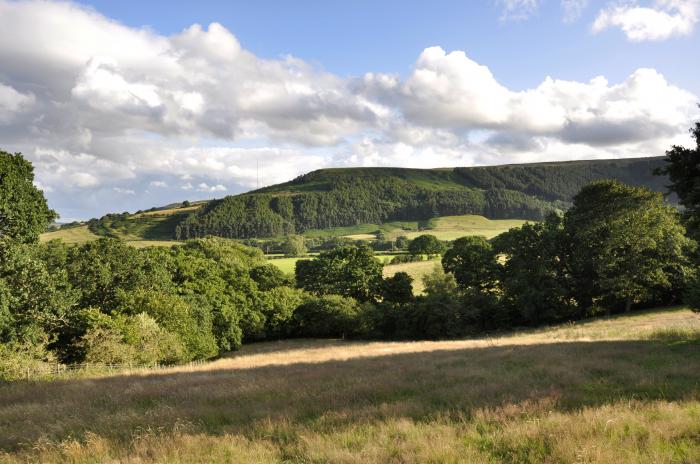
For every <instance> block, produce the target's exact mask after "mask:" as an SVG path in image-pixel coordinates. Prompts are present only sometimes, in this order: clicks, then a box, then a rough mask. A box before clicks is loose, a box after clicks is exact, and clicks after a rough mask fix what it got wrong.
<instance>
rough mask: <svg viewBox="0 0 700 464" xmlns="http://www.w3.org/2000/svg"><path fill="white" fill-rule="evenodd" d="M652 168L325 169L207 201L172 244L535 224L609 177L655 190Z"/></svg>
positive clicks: (628, 164)
mask: <svg viewBox="0 0 700 464" xmlns="http://www.w3.org/2000/svg"><path fill="white" fill-rule="evenodd" d="M660 165H661V161H660V159H649V158H645V159H636V160H615V161H609V160H608V161H584V162H572V163H547V164H536V165H518V166H490V167H480V168H455V169H445V170H418V169H399V168H357V169H326V170H320V171H314V172H311V173H308V174H306V175H303V176H301V177H299V178H297V179H295V180H294V181H291V182H287V183H284V184H279V185H275V186H271V187H266V188H264V189H260V190H258V191H256V192H254V193H249V194H244V195H238V196H231V197H226V198H224V199H223V200H220V201H213V202H210V203H209V204H208V205H207V206H206V207H204V208H201V209H200V210H198V211H197V212H196V213H193V214H192V215H190V216H189V217H188V218H187V219H186V220H184V221H182V222H181V223H180V224H179V225H178V226H177V237H178V238H182V239H186V238H192V237H202V236H206V235H217V236H222V237H230V238H248V237H279V236H283V235H287V234H292V233H295V232H296V233H303V232H306V231H309V230H323V229H329V228H335V227H349V226H356V225H359V224H384V223H386V222H391V221H405V220H411V221H416V220H418V221H423V222H429V221H430V220H431V219H432V218H435V217H437V216H450V215H461V214H478V215H483V216H486V217H489V218H494V219H499V218H522V219H534V220H540V219H542V218H544V217H545V216H546V215H547V214H548V213H549V212H551V211H554V210H561V209H565V208H566V207H567V206H568V204H569V202H570V201H571V198H572V197H573V195H574V194H575V193H576V192H577V191H578V190H579V189H580V188H581V187H582V186H583V185H585V184H587V183H588V182H590V181H592V180H596V179H603V178H608V177H614V178H618V179H620V180H623V181H625V182H630V183H633V184H637V185H648V186H650V187H652V188H654V189H655V190H657V191H662V190H663V189H664V186H663V180H662V179H660V178H655V177H654V176H652V175H651V170H653V169H654V168H655V167H659V166H660ZM371 232H374V231H371Z"/></svg>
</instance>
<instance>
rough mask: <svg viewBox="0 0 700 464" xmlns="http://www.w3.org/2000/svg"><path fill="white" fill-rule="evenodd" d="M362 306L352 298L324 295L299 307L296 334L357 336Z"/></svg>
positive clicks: (306, 335) (307, 335) (295, 319)
mask: <svg viewBox="0 0 700 464" xmlns="http://www.w3.org/2000/svg"><path fill="white" fill-rule="evenodd" d="M360 313H361V310H360V305H359V304H358V303H357V301H355V300H354V299H352V298H347V297H343V296H340V295H323V296H320V297H318V298H314V299H311V300H309V301H308V302H306V303H304V304H302V305H301V306H299V307H298V308H297V310H296V312H295V314H294V322H295V325H296V332H297V334H298V335H300V336H302V337H340V338H345V337H349V336H352V335H357V334H358V332H361V330H359V329H358V327H359V326H360V320H359V319H360V318H359V316H360Z"/></svg>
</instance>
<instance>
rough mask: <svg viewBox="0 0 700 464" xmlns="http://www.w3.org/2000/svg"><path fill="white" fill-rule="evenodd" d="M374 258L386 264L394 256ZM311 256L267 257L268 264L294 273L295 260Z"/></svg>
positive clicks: (287, 272)
mask: <svg viewBox="0 0 700 464" xmlns="http://www.w3.org/2000/svg"><path fill="white" fill-rule="evenodd" d="M374 256H375V258H376V259H378V260H379V261H381V262H383V263H384V264H387V263H388V262H389V261H391V260H392V259H393V258H394V255H374ZM312 258H313V256H305V257H303V258H277V257H276V258H273V259H268V262H269V263H270V264H274V265H275V266H277V267H278V268H279V269H280V270H281V271H282V272H284V273H285V274H294V267H295V266H296V263H297V261H299V260H300V259H312Z"/></svg>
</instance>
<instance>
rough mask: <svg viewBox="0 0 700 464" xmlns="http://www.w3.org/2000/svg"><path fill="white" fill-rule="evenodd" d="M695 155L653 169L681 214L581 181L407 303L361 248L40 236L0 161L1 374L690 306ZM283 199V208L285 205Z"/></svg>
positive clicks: (35, 194)
mask: <svg viewBox="0 0 700 464" xmlns="http://www.w3.org/2000/svg"><path fill="white" fill-rule="evenodd" d="M693 134H694V137H695V139H696V141H697V142H699V144H698V145H699V147H696V148H694V149H686V148H683V147H673V148H672V149H671V150H669V152H668V154H667V158H666V160H667V163H666V164H665V165H664V167H663V168H662V169H661V171H662V173H663V174H667V175H668V178H669V180H670V189H671V190H672V191H673V192H675V193H676V194H677V195H678V197H679V198H680V201H681V203H682V204H683V206H684V207H685V209H684V211H683V214H681V213H679V212H678V211H677V210H676V209H675V208H673V207H671V206H669V205H667V204H666V203H665V202H664V199H663V198H662V195H661V194H659V193H655V192H652V191H650V190H648V189H646V188H643V187H634V186H629V185H625V184H623V183H621V182H618V181H610V180H608V181H599V182H594V183H591V184H589V185H587V186H585V187H584V188H582V189H581V190H580V191H579V192H578V193H577V194H576V195H575V197H574V198H573V202H572V206H571V208H569V209H568V210H567V211H566V212H565V213H564V214H560V213H557V212H553V213H550V214H548V215H547V216H546V217H545V219H544V220H543V221H541V222H538V223H530V224H526V225H524V226H522V227H520V228H515V229H511V230H510V231H508V232H506V233H504V234H501V235H499V236H498V237H496V238H494V239H492V240H490V241H489V240H486V239H485V238H483V237H464V238H460V239H458V240H455V241H454V242H453V243H451V244H450V246H449V248H446V247H445V244H443V243H441V242H439V241H437V240H435V239H434V238H430V237H421V238H419V239H417V240H415V241H414V242H413V243H409V244H408V248H409V250H411V252H412V253H414V254H417V253H427V254H437V255H441V256H442V258H441V261H440V265H439V266H438V267H436V269H435V270H434V272H432V273H431V274H429V275H428V276H426V278H425V282H424V284H425V285H424V286H425V292H424V294H422V295H417V296H416V295H414V292H413V288H412V285H413V282H412V280H411V277H410V276H409V275H407V274H405V273H397V274H395V275H394V276H392V277H389V278H385V277H383V276H382V264H381V263H380V262H379V261H377V260H376V259H375V258H374V257H373V250H372V249H370V248H369V247H367V246H357V245H340V246H338V247H335V248H333V249H329V250H326V251H324V252H322V253H321V254H320V255H319V256H318V257H316V258H313V259H307V260H300V261H298V262H297V265H296V269H295V273H294V275H293V276H289V275H284V274H283V273H282V272H281V271H279V270H278V269H277V268H276V267H274V266H272V265H270V264H269V263H267V262H266V261H265V259H264V257H263V255H262V252H261V251H260V250H258V249H255V248H251V247H248V246H245V245H243V244H241V243H238V242H237V241H233V240H227V239H223V238H215V237H207V238H198V239H193V240H189V241H187V242H186V243H185V244H184V245H182V246H177V247H173V248H171V249H165V248H147V249H141V250H139V249H135V248H131V247H129V246H127V245H126V244H125V243H124V242H122V241H119V240H116V239H110V238H102V239H99V240H97V241H94V242H91V243H87V244H85V245H81V246H66V245H64V244H62V243H60V242H58V241H52V242H48V243H39V242H38V236H39V234H40V233H41V232H42V231H44V230H46V228H47V226H48V225H49V223H50V222H51V221H53V220H54V219H55V217H56V215H55V213H54V212H53V211H51V210H50V209H49V207H48V205H47V203H46V200H45V199H44V197H43V194H42V193H41V192H40V191H39V190H37V189H36V187H34V185H33V180H34V179H33V171H32V167H31V164H30V163H28V162H26V161H25V160H24V159H23V158H22V157H21V155H19V154H9V153H5V152H0V178H1V179H2V183H1V184H0V208H1V209H0V218H2V220H1V221H0V378H3V379H12V378H16V377H17V376H19V375H21V372H22V369H23V368H24V367H26V366H27V365H31V364H32V363H45V362H49V361H56V360H57V361H60V362H64V363H72V362H80V361H90V362H101V363H115V362H130V363H134V364H143V365H148V364H153V363H178V362H185V361H189V360H196V359H208V358H212V357H216V356H218V355H220V354H222V353H224V352H227V351H230V350H235V349H237V348H239V347H240V346H241V345H242V344H243V343H247V342H252V341H256V340H269V339H281V338H289V337H362V338H382V339H440V338H453V337H462V336H466V335H478V334H481V333H484V332H487V331H494V330H503V329H507V328H511V327H520V326H536V325H540V324H548V323H553V322H561V321H569V320H575V319H579V318H583V317H589V316H595V315H600V314H609V313H615V312H624V311H631V310H635V309H639V308H644V307H650V306H655V305H661V304H669V303H676V302H680V301H686V302H687V303H688V304H690V305H691V306H692V307H694V308H697V307H700V296H699V295H700V281H699V279H698V273H697V268H698V256H697V245H696V241H695V239H694V238H695V237H697V234H698V226H697V224H700V221H698V215H699V214H700V213H698V211H700V197H699V196H698V195H697V193H696V190H697V189H694V188H692V186H693V185H696V184H694V183H697V182H700V173H698V171H697V169H696V168H693V166H694V165H695V166H696V165H697V164H698V161H699V160H700V151H699V148H700V125H696V126H695V128H694V132H693ZM292 205H293V202H292Z"/></svg>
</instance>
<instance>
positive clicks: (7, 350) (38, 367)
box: [0, 335, 55, 382]
mask: <svg viewBox="0 0 700 464" xmlns="http://www.w3.org/2000/svg"><path fill="white" fill-rule="evenodd" d="M40 338H41V340H40V341H37V340H27V341H24V342H11V343H0V381H6V382H9V381H13V380H20V379H23V378H26V377H27V373H31V374H34V373H36V372H50V371H51V368H52V367H53V364H54V363H55V358H54V356H53V355H52V354H51V352H49V351H48V350H47V349H46V340H47V338H46V336H45V335H44V336H43V337H40Z"/></svg>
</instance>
